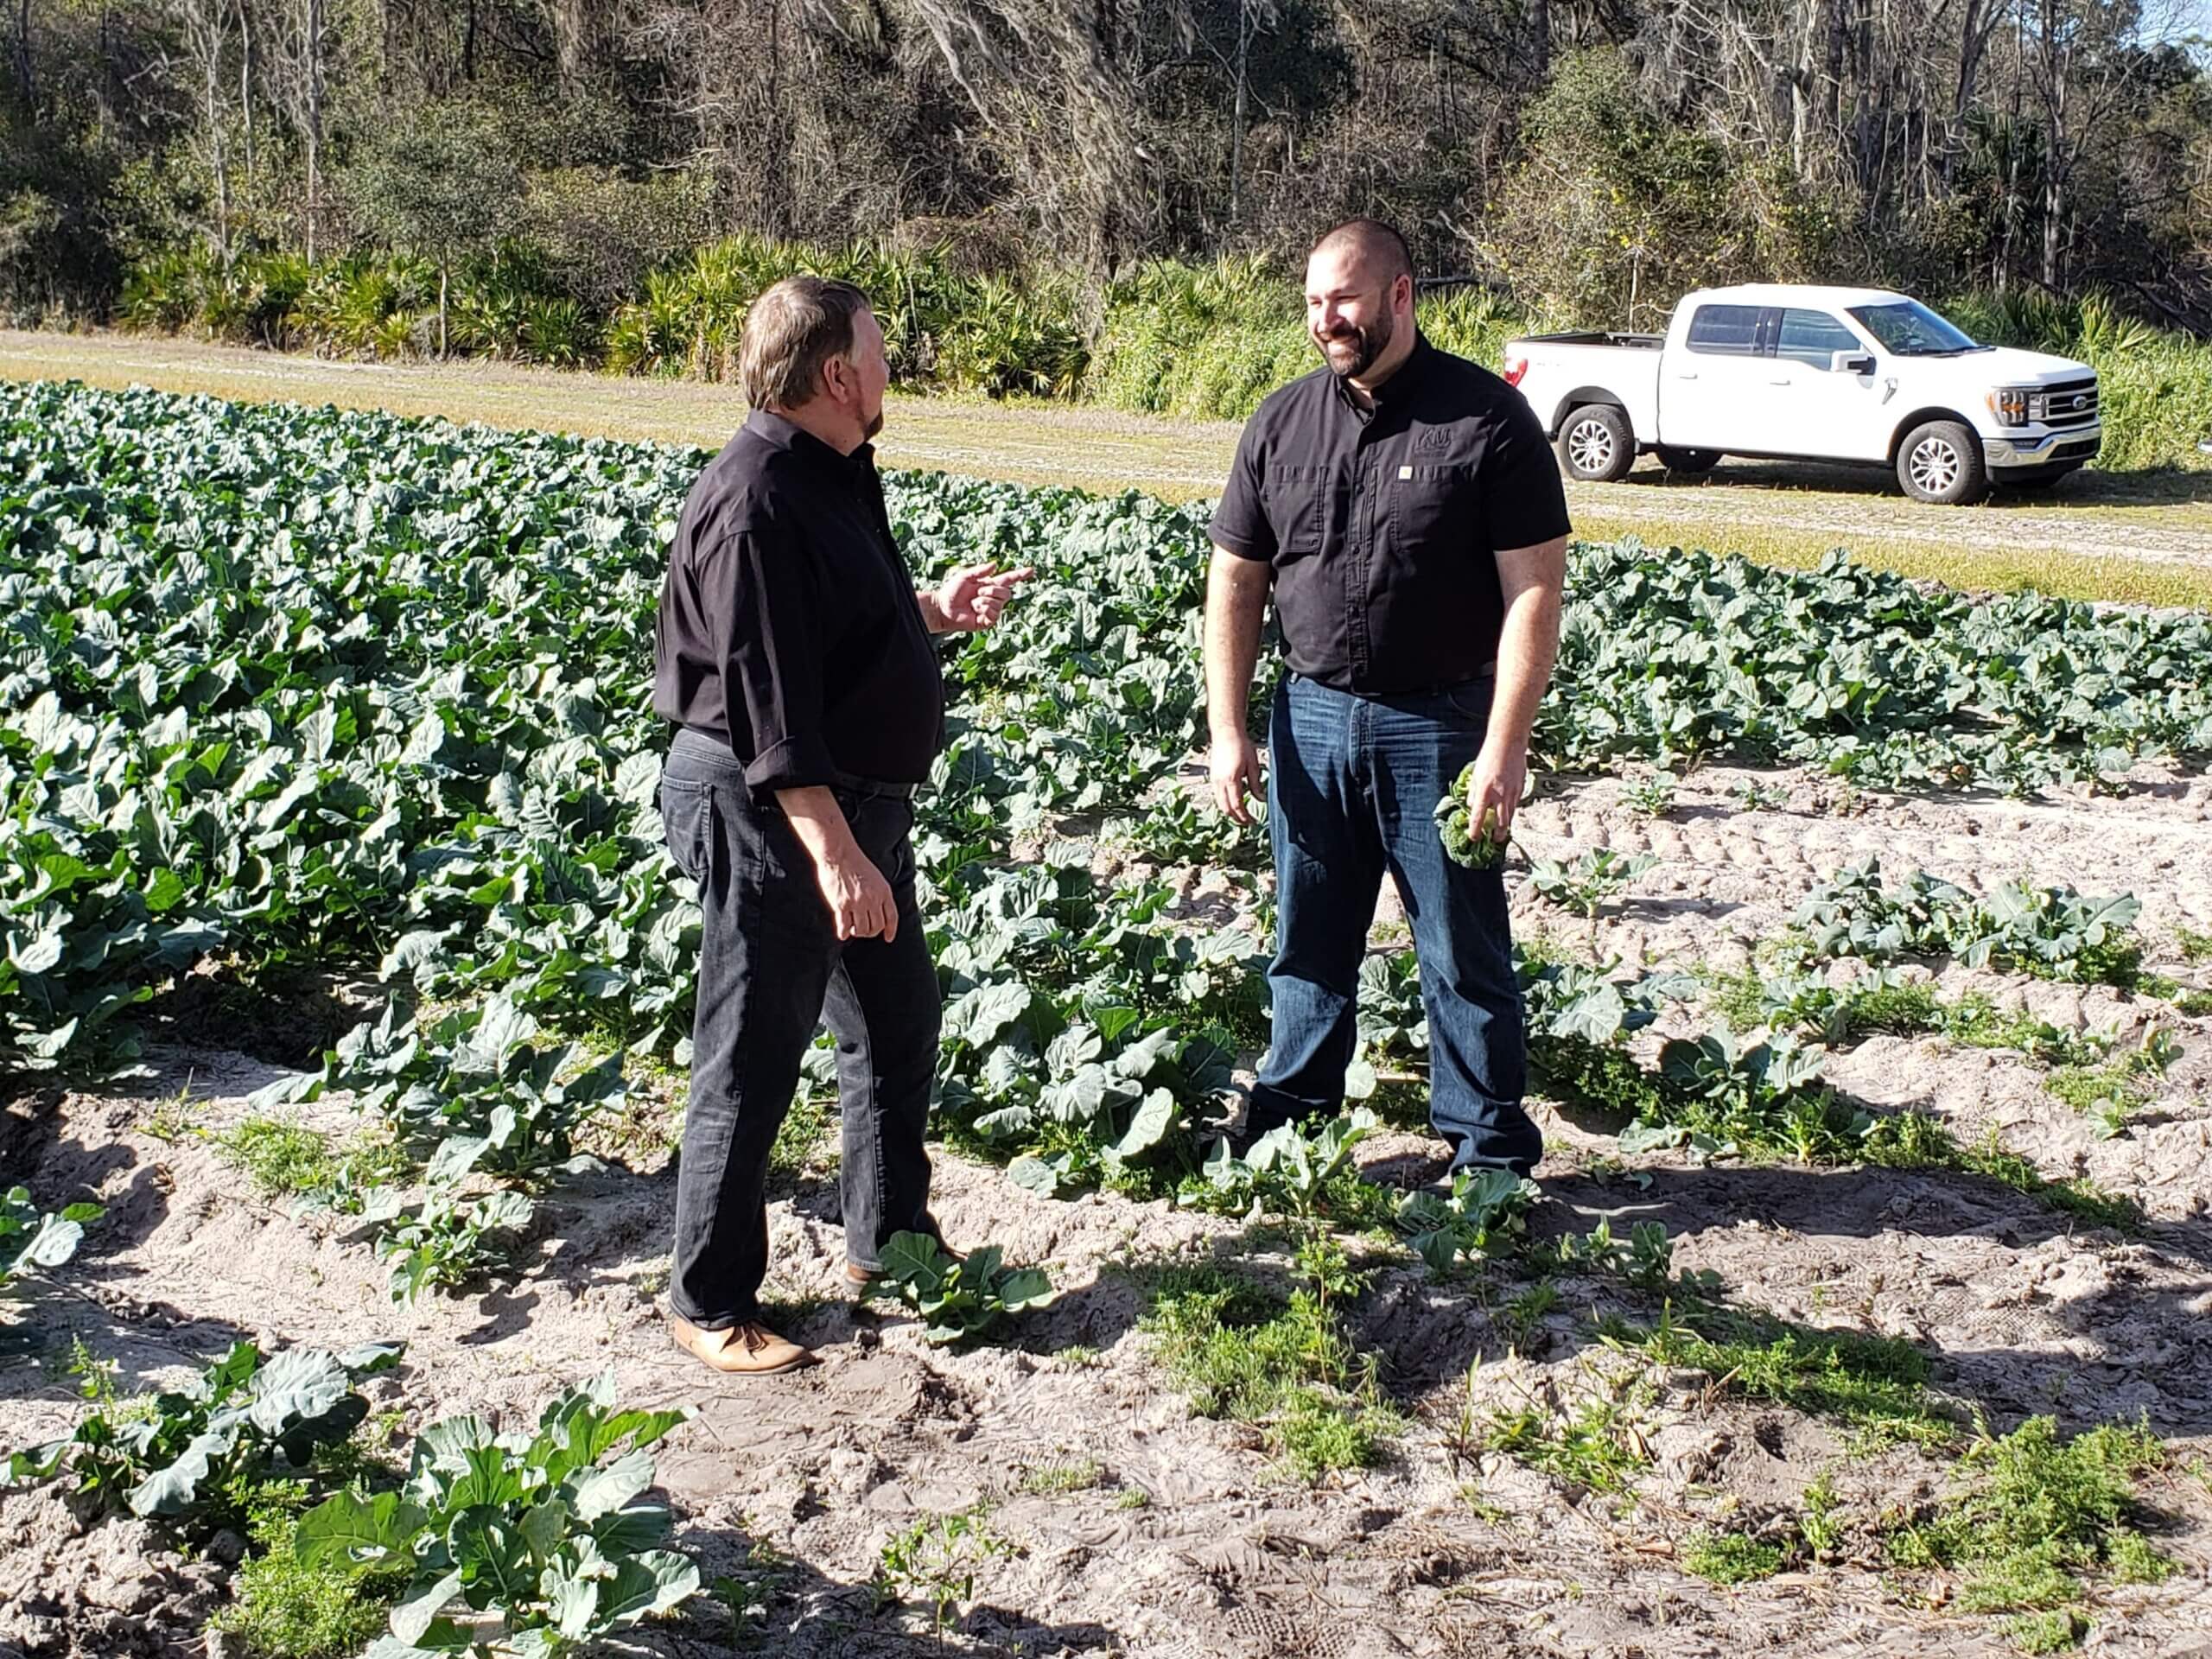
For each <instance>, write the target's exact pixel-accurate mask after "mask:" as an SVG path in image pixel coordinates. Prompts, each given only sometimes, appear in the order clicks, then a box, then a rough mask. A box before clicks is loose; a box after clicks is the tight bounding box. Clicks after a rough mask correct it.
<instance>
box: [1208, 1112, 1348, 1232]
mask: <svg viewBox="0 0 2212 1659" xmlns="http://www.w3.org/2000/svg"><path fill="white" fill-rule="evenodd" d="M1381 1124H1382V1121H1381V1120H1380V1119H1379V1118H1377V1117H1376V1116H1375V1114H1374V1113H1373V1112H1370V1111H1369V1110H1368V1109H1366V1108H1365V1107H1360V1108H1357V1109H1355V1110H1353V1111H1351V1112H1349V1113H1346V1114H1345V1115H1344V1116H1341V1117H1338V1118H1335V1119H1332V1121H1331V1122H1327V1123H1325V1124H1323V1125H1322V1126H1321V1127H1320V1128H1318V1129H1315V1130H1313V1131H1312V1132H1311V1133H1308V1132H1307V1131H1306V1129H1304V1128H1301V1127H1300V1125H1298V1124H1296V1123H1285V1124H1281V1125H1280V1126H1279V1127H1277V1128H1273V1129H1270V1130H1268V1132H1267V1134H1265V1135H1262V1136H1261V1137H1260V1138H1259V1139H1258V1140H1257V1141H1254V1142H1253V1143H1252V1147H1251V1149H1250V1150H1249V1152H1247V1153H1246V1154H1244V1155H1243V1157H1242V1158H1239V1157H1238V1156H1236V1154H1235V1153H1234V1152H1232V1151H1231V1150H1230V1145H1229V1142H1228V1141H1226V1140H1223V1141H1217V1142H1216V1143H1215V1144H1214V1149H1213V1152H1212V1153H1211V1155H1209V1156H1208V1158H1207V1159H1206V1162H1205V1169H1204V1171H1203V1172H1202V1173H1203V1175H1204V1178H1205V1186H1206V1187H1207V1188H1208V1189H1210V1190H1211V1195H1212V1196H1213V1198H1214V1205H1215V1207H1217V1208H1219V1207H1224V1206H1236V1207H1239V1208H1242V1207H1244V1206H1246V1205H1253V1204H1256V1205H1260V1206H1261V1207H1262V1208H1264V1209H1269V1210H1274V1211H1279V1212H1280V1213H1281V1214H1284V1215H1289V1216H1294V1217H1300V1218H1301V1219H1305V1218H1310V1217H1313V1216H1315V1215H1316V1214H1318V1213H1319V1212H1320V1211H1322V1210H1323V1209H1325V1207H1327V1204H1328V1193H1329V1189H1330V1188H1331V1187H1332V1185H1337V1184H1338V1183H1340V1182H1342V1181H1343V1180H1344V1179H1348V1178H1349V1179H1357V1176H1356V1173H1355V1171H1354V1169H1353V1165H1352V1159H1351V1149H1352V1148H1353V1147H1356V1146H1357V1145H1358V1144H1359V1143H1360V1142H1361V1141H1364V1140H1365V1139H1366V1138H1367V1137H1368V1136H1369V1135H1372V1134H1374V1133H1375V1131H1376V1129H1377V1128H1380V1127H1381Z"/></svg>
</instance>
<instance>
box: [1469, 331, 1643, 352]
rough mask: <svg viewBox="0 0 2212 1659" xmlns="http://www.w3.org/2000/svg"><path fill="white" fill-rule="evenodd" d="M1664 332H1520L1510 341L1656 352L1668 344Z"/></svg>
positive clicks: (1525, 344) (1538, 344) (1527, 344)
mask: <svg viewBox="0 0 2212 1659" xmlns="http://www.w3.org/2000/svg"><path fill="white" fill-rule="evenodd" d="M1666 340H1667V336H1666V335H1664V334H1615V333H1612V332H1611V331H1610V330H1606V329H1589V330H1585V331H1581V332H1569V333H1567V334H1519V335H1516V336H1515V338H1514V339H1513V340H1510V341H1509V342H1508V343H1509V344H1510V345H1514V346H1624V347H1626V348H1627V349H1629V350H1630V351H1637V352H1656V351H1657V350H1658V349H1659V348H1660V346H1663V345H1664V344H1666Z"/></svg>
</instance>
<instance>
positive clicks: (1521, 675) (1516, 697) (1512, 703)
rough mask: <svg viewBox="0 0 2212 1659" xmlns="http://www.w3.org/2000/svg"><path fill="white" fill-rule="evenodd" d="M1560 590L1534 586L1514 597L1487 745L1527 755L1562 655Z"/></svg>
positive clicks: (1501, 642)
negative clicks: (1540, 707)
mask: <svg viewBox="0 0 2212 1659" xmlns="http://www.w3.org/2000/svg"><path fill="white" fill-rule="evenodd" d="M1559 613H1560V593H1559V589H1558V588H1551V587H1530V588H1525V589H1523V590H1522V592H1521V593H1519V594H1515V595H1514V596H1513V599H1512V601H1510V606H1509V607H1508V609H1507V611H1506V613H1505V626H1504V629H1503V632H1502V633H1501V634H1500V635H1499V637H1498V642H1497V691H1496V693H1495V694H1494V695H1493V696H1492V697H1491V706H1490V729H1489V731H1488V732H1487V733H1486V734H1485V735H1484V747H1489V748H1491V749H1494V750H1497V752H1498V753H1510V754H1521V753H1525V752H1526V751H1527V749H1528V747H1529V733H1530V732H1532V731H1533V730H1535V724H1536V707H1537V705H1538V704H1539V703H1541V702H1543V700H1544V690H1545V688H1546V687H1547V686H1548V685H1549V684H1550V683H1551V679H1552V664H1553V661H1554V659H1555V658H1557V657H1558V655H1559Z"/></svg>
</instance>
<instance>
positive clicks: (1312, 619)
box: [1212, 339, 1569, 696]
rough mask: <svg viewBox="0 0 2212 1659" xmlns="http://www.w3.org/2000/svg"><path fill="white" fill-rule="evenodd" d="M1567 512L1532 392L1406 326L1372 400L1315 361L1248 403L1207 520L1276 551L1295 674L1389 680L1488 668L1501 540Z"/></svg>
mask: <svg viewBox="0 0 2212 1659" xmlns="http://www.w3.org/2000/svg"><path fill="white" fill-rule="evenodd" d="M1568 528H1569V526H1568V524H1567V492H1566V490H1565V488H1564V487H1563V486H1562V485H1561V484H1560V474H1559V467H1558V464H1557V463H1556V462H1555V461H1554V460H1553V458H1552V453H1551V447H1550V445H1549V444H1548V442H1546V440H1545V437H1544V429H1543V426H1542V423H1541V422H1539V421H1538V420H1537V418H1536V416H1535V412H1534V411H1533V410H1530V409H1529V404H1528V400H1527V399H1525V398H1524V397H1522V396H1521V394H1520V393H1519V392H1517V391H1515V390H1514V389H1513V388H1512V387H1511V386H1509V385H1506V384H1505V382H1504V381H1503V379H1501V378H1499V377H1497V375H1495V374H1492V373H1491V372H1490V371H1489V370H1488V369H1485V368H1484V367H1482V366H1481V365H1479V364H1475V363H1470V362H1468V361H1467V360H1466V359H1465V358H1459V357H1454V356H1452V354H1451V353H1448V352H1440V351H1439V350H1437V349H1436V348H1435V347H1434V346H1432V345H1430V344H1429V342H1428V341H1427V340H1425V339H1416V340H1414V349H1413V353H1412V354H1411V355H1410V356H1409V357H1408V358H1407V359H1406V360H1405V362H1404V363H1403V364H1402V365H1400V366H1399V369H1398V372H1396V373H1395V374H1394V375H1392V376H1391V377H1390V378H1389V379H1388V380H1386V381H1384V382H1383V385H1381V386H1379V387H1377V388H1376V393H1375V407H1374V408H1373V409H1372V410H1366V409H1362V408H1361V407H1360V406H1359V405H1358V404H1357V403H1356V402H1354V400H1353V398H1352V397H1351V392H1350V391H1349V390H1348V389H1347V388H1346V387H1345V386H1344V385H1343V383H1342V382H1340V381H1339V380H1338V378H1337V377H1336V376H1335V374H1333V373H1332V372H1330V371H1329V370H1328V369H1327V368H1325V367H1324V368H1320V369H1317V370H1315V371H1314V372H1313V373H1311V374H1309V375H1306V376H1305V377H1304V378H1301V379H1298V380H1294V381H1292V382H1291V383H1290V385H1287V386H1285V387H1283V388H1282V389H1281V391H1277V392H1276V393H1274V396H1272V397H1269V398H1268V400H1267V402H1266V403H1264V404H1261V405H1260V408H1259V411H1258V412H1257V413H1256V414H1255V415H1254V416H1252V418H1251V420H1250V421H1249V422H1248V423H1246V424H1245V427H1244V434H1243V438H1242V439H1241V440H1240V441H1239V442H1238V443H1237V446H1236V464H1235V466H1234V467H1232V468H1231V470H1230V475H1229V486H1228V488H1227V490H1226V491H1225V492H1224V493H1223V495H1222V499H1221V504H1220V505H1219V506H1218V507H1217V508H1216V509H1215V511H1214V516H1213V531H1212V534H1213V539H1214V542H1215V543H1217V545H1218V546H1220V547H1222V548H1224V550H1227V551H1229V552H1230V553H1234V554H1237V555H1240V556H1243V557H1245V558H1249V559H1263V560H1265V561H1267V562H1268V563H1269V564H1270V565H1272V566H1273V567H1274V600H1275V615H1276V618H1277V620H1278V621H1279V622H1280V623H1281V627H1282V637H1283V654H1284V656H1285V658H1287V661H1288V662H1289V664H1290V666H1291V668H1292V669H1293V670H1294V671H1295V672H1297V673H1300V674H1303V675H1305V676H1306V677H1308V678H1309V679H1313V680H1318V681H1319V682H1320V683H1322V684H1324V685H1328V686H1332V687H1334V688H1336V689H1337V690H1340V691H1351V692H1355V693H1357V694H1359V695H1362V696H1390V695H1393V694H1395V693H1402V692H1409V691H1431V690H1440V689H1441V688H1442V687H1445V686H1449V685H1459V684H1463V683H1465V682H1466V681H1469V680H1472V679H1477V678H1479V677H1481V676H1482V675H1484V673H1486V672H1488V671H1489V670H1490V668H1491V664H1493V663H1495V661H1496V660H1497V641H1498V633H1499V631H1500V629H1501V628H1502V627H1503V625H1504V620H1505V607H1504V599H1503V592H1502V590H1501V588H1500V586H1499V583H1498V575H1497V550H1499V549H1500V548H1507V549H1511V548H1518V547H1534V546H1535V545H1536V544H1537V543H1541V542H1548V541H1550V540H1551V539H1552V538H1553V537H1556V536H1564V535H1566V534H1567V531H1568Z"/></svg>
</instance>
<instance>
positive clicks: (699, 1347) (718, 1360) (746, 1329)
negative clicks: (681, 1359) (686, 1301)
mask: <svg viewBox="0 0 2212 1659" xmlns="http://www.w3.org/2000/svg"><path fill="white" fill-rule="evenodd" d="M669 1330H670V1334H671V1335H672V1336H673V1337H674V1338H676V1345H677V1347H679V1348H681V1349H682V1350H683V1351H684V1352H685V1353H687V1354H690V1356H691V1357H693V1358H695V1359H697V1360H700V1361H702V1362H703V1363H706V1364H709V1365H711V1366H713V1367H714V1368H715V1370H718V1371H723V1372H727V1373H728V1375H730V1376H775V1375H776V1373H778V1372H779V1371H795V1370H798V1369H799V1367H801V1366H802V1365H811V1364H813V1363H814V1351H813V1350H811V1349H809V1348H802V1347H800V1346H799V1345H798V1344H797V1343H795V1342H792V1341H790V1340H788V1339H787V1338H783V1337H779V1336H778V1335H777V1334H776V1333H775V1332H772V1331H771V1330H770V1329H769V1328H768V1327H767V1326H766V1325H762V1324H760V1322H759V1321H758V1320H754V1321H752V1322H749V1323H747V1324H744V1325H732V1326H730V1327H729V1329H728V1330H727V1331H702V1330H701V1329H700V1328H699V1327H698V1326H697V1325H694V1324H692V1323H691V1321H690V1320H689V1319H683V1318H681V1317H679V1316H676V1315H671V1317H670V1319H669Z"/></svg>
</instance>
